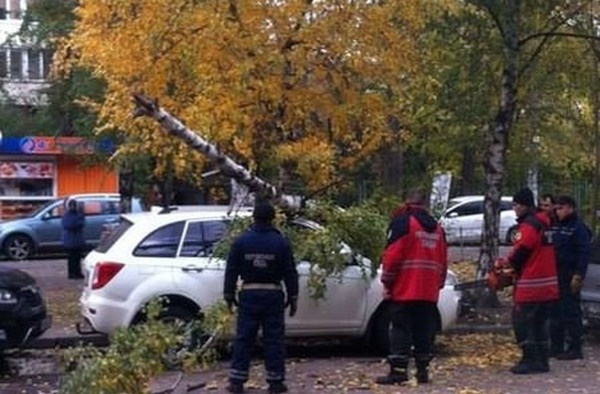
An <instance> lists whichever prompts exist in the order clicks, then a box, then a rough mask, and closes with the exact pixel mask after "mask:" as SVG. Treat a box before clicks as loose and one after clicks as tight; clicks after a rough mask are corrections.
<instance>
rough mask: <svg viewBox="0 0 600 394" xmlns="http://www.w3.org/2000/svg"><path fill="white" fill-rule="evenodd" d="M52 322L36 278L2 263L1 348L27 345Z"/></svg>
mask: <svg viewBox="0 0 600 394" xmlns="http://www.w3.org/2000/svg"><path fill="white" fill-rule="evenodd" d="M51 323H52V318H51V316H49V315H48V312H47V310H46V302H45V300H44V297H43V295H42V292H41V291H40V288H39V287H38V285H37V283H36V281H35V279H34V278H33V277H32V276H31V275H29V274H28V273H26V272H24V271H21V270H19V269H16V268H9V267H0V350H2V349H8V348H14V347H21V346H24V345H26V344H27V342H29V341H30V340H32V339H34V338H37V337H39V336H40V335H42V334H43V333H44V331H46V330H47V329H48V328H50V325H51Z"/></svg>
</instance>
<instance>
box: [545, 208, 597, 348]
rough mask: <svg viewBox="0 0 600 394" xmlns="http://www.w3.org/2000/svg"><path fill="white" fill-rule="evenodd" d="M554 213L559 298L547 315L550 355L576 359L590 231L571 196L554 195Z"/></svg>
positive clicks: (579, 337)
mask: <svg viewBox="0 0 600 394" xmlns="http://www.w3.org/2000/svg"><path fill="white" fill-rule="evenodd" d="M556 215H557V218H558V221H557V222H556V224H555V225H554V226H553V227H552V230H553V240H554V250H555V252H556V260H557V264H558V284H559V292H560V299H559V301H558V302H557V304H556V307H555V308H554V310H553V313H552V315H551V319H550V355H551V356H553V357H556V358H557V359H559V360H576V359H581V358H583V353H582V350H581V339H582V336H583V323H582V313H581V288H582V286H583V279H584V278H585V274H586V272H587V266H588V263H589V260H590V255H591V242H592V232H591V231H590V229H589V228H588V227H587V226H586V225H585V223H584V222H583V220H582V219H581V217H580V216H579V215H578V214H577V209H576V203H575V200H574V199H573V197H571V196H559V197H558V198H557V200H556ZM565 345H566V348H565Z"/></svg>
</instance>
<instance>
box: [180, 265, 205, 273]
mask: <svg viewBox="0 0 600 394" xmlns="http://www.w3.org/2000/svg"><path fill="white" fill-rule="evenodd" d="M181 270H182V271H183V272H202V271H203V270H204V269H203V268H200V267H196V266H195V265H188V266H187V267H183V268H181Z"/></svg>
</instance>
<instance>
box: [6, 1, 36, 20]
mask: <svg viewBox="0 0 600 394" xmlns="http://www.w3.org/2000/svg"><path fill="white" fill-rule="evenodd" d="M32 2H33V1H32V0H29V1H27V0H0V19H23V14H24V13H25V10H26V9H27V3H30V4H31V3H32Z"/></svg>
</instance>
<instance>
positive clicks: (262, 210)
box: [252, 201, 275, 223]
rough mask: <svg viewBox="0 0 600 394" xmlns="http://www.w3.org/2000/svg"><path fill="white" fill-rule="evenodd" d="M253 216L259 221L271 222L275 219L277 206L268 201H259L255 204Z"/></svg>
mask: <svg viewBox="0 0 600 394" xmlns="http://www.w3.org/2000/svg"><path fill="white" fill-rule="evenodd" d="M252 217H254V220H256V221H257V222H262V223H270V222H271V221H273V219H275V208H273V205H271V204H270V203H269V202H267V201H261V202H257V203H256V204H255V205H254V211H253V212H252Z"/></svg>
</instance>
